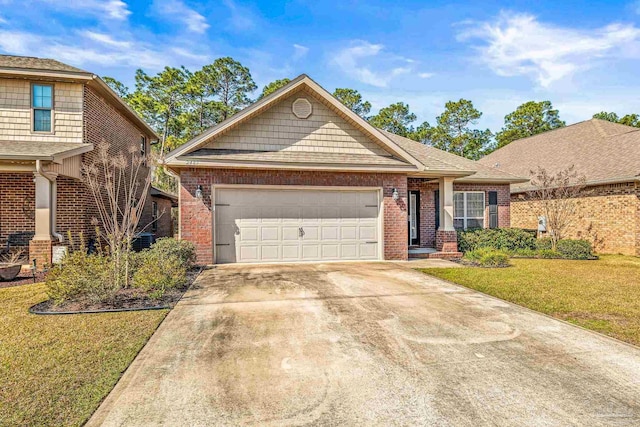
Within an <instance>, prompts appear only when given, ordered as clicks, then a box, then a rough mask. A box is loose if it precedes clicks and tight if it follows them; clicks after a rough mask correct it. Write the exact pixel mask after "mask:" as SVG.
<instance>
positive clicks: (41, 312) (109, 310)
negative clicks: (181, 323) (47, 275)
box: [29, 297, 182, 316]
mask: <svg viewBox="0 0 640 427" xmlns="http://www.w3.org/2000/svg"><path fill="white" fill-rule="evenodd" d="M180 299H182V297H181V298H180ZM49 301H51V300H46V301H41V302H39V303H37V304H34V305H32V306H31V307H29V313H31V314H37V315H39V316H55V315H58V314H100V313H120V312H125V311H146V310H167V309H171V308H172V306H170V305H157V306H154V307H129V308H105V309H103V310H77V311H44V310H38V309H37V308H36V307H38V306H39V305H42V304H44V303H47V302H49ZM178 301H179V300H178Z"/></svg>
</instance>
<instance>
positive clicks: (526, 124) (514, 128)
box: [496, 101, 565, 148]
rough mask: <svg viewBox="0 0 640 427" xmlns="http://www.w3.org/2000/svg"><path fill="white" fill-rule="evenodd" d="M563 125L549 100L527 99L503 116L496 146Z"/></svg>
mask: <svg viewBox="0 0 640 427" xmlns="http://www.w3.org/2000/svg"><path fill="white" fill-rule="evenodd" d="M563 126H565V122H563V121H562V120H560V117H559V113H558V110H554V109H553V106H552V105H551V102H550V101H541V102H535V101H529V102H525V103H524V104H522V105H520V106H519V107H518V108H516V110H515V111H513V112H512V113H509V114H507V115H506V116H505V118H504V127H503V128H502V130H501V131H500V132H498V133H497V134H496V142H497V148H500V147H504V146H505V145H507V144H509V143H510V142H512V141H515V140H516V139H522V138H526V137H528V136H533V135H537V134H539V133H542V132H546V131H549V130H553V129H557V128H559V127H563Z"/></svg>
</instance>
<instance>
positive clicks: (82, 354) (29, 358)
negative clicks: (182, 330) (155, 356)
mask: <svg viewBox="0 0 640 427" xmlns="http://www.w3.org/2000/svg"><path fill="white" fill-rule="evenodd" d="M45 299H47V297H46V294H45V288H44V285H43V284H35V285H24V286H16V287H13V288H5V289H0V425H3V426H4V425H41V426H45V425H52V426H53V425H56V426H57V425H65V426H67V425H81V424H83V423H84V422H85V421H86V420H87V419H88V418H89V417H90V416H91V414H92V413H93V412H94V411H95V410H96V408H97V407H98V405H99V404H100V402H101V401H102V399H103V398H104V397H105V396H106V395H107V394H108V393H109V391H111V389H112V388H113V386H114V385H115V384H116V382H117V381H118V379H119V378H120V375H121V374H122V373H123V372H124V370H125V369H126V368H127V366H129V364H130V363H131V362H132V361H133V359H134V358H135V356H136V355H137V354H138V352H139V351H140V349H141V348H142V346H144V344H145V343H146V342H147V340H148V339H149V337H151V335H152V334H153V332H154V331H155V330H156V328H157V327H158V325H159V324H160V322H161V321H162V319H164V317H165V316H166V314H167V310H161V311H139V312H128V313H110V314H82V315H62V316H36V315H32V314H29V313H28V311H27V310H28V308H29V307H30V306H31V305H33V304H36V303H38V302H40V301H43V300H45Z"/></svg>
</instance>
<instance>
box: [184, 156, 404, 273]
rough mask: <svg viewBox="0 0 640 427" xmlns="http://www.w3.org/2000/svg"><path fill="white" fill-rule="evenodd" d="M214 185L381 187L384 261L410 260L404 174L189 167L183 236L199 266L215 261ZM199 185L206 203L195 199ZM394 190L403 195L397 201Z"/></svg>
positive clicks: (186, 177) (185, 170) (186, 171)
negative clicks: (213, 240) (382, 195)
mask: <svg viewBox="0 0 640 427" xmlns="http://www.w3.org/2000/svg"><path fill="white" fill-rule="evenodd" d="M212 184H253V185H308V186H354V187H382V188H383V193H384V212H383V223H384V230H383V236H384V258H385V259H398V260H404V259H407V206H406V198H407V178H406V177H405V176H403V175H397V174H364V173H341V172H303V171H267V170H237V169H236V170H232V169H229V170H214V169H197V168H188V169H183V170H181V171H180V237H181V238H183V239H186V240H189V241H192V242H193V243H194V244H195V245H196V251H197V255H198V262H200V263H211V262H213V245H212V229H211V227H212V224H213V218H212V213H211V185H212ZM198 185H201V186H202V190H203V196H204V197H203V200H198V199H197V198H196V197H195V192H196V189H197V187H198ZM393 188H397V189H398V192H399V193H400V200H398V201H397V202H396V201H395V200H393V197H392V191H393Z"/></svg>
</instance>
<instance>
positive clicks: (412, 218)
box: [407, 191, 419, 245]
mask: <svg viewBox="0 0 640 427" xmlns="http://www.w3.org/2000/svg"><path fill="white" fill-rule="evenodd" d="M418 212H419V211H418V193H417V192H414V191H410V192H409V215H408V218H407V219H408V221H409V245H417V244H418V242H417V241H418V215H419V213H418Z"/></svg>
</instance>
